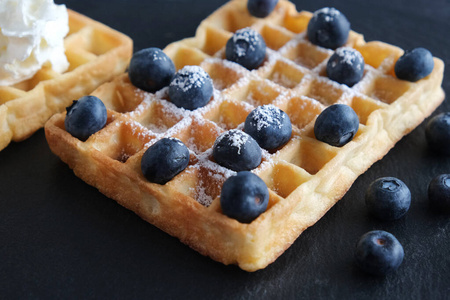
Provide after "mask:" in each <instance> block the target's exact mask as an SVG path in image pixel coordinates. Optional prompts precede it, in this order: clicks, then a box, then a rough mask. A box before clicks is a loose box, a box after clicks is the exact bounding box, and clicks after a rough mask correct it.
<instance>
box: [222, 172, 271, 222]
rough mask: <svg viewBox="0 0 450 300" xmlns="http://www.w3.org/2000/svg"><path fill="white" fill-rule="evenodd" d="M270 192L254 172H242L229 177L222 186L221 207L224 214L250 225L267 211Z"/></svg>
mask: <svg viewBox="0 0 450 300" xmlns="http://www.w3.org/2000/svg"><path fill="white" fill-rule="evenodd" d="M268 203H269V190H268V189H267V186H266V184H265V183H264V181H262V179H261V178H259V177H258V176H257V175H255V174H253V173H252V172H248V171H242V172H238V173H237V175H235V176H231V177H229V178H228V179H227V180H226V181H225V182H224V184H223V186H222V192H221V194H220V206H221V208H222V212H223V213H224V214H225V215H226V216H228V217H230V218H233V219H236V220H238V221H239V222H241V223H250V222H252V221H253V220H254V219H256V218H257V217H258V216H259V215H260V214H262V213H263V212H265V211H266V209H267V204H268Z"/></svg>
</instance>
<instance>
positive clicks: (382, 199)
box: [366, 177, 411, 221]
mask: <svg viewBox="0 0 450 300" xmlns="http://www.w3.org/2000/svg"><path fill="white" fill-rule="evenodd" d="M366 205H367V208H368V209H369V211H370V213H371V214H372V215H374V216H375V217H377V218H379V219H382V220H389V221H392V220H397V219H400V218H401V217H403V216H404V215H405V214H406V212H407V211H408V209H409V206H410V205H411V192H410V191H409V189H408V187H407V186H406V184H405V183H403V181H401V180H400V179H397V178H394V177H382V178H378V179H377V180H375V181H374V182H372V183H371V184H370V185H369V188H368V189H367V191H366Z"/></svg>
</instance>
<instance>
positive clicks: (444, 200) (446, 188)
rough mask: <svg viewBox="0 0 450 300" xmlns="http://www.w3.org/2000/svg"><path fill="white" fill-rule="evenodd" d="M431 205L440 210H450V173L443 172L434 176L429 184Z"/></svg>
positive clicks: (447, 211)
mask: <svg viewBox="0 0 450 300" xmlns="http://www.w3.org/2000/svg"><path fill="white" fill-rule="evenodd" d="M428 201H429V202H430V206H431V207H432V208H433V209H435V210H437V211H440V212H444V213H449V212H450V174H441V175H438V176H436V177H435V178H433V180H431V182H430V184H429V186H428Z"/></svg>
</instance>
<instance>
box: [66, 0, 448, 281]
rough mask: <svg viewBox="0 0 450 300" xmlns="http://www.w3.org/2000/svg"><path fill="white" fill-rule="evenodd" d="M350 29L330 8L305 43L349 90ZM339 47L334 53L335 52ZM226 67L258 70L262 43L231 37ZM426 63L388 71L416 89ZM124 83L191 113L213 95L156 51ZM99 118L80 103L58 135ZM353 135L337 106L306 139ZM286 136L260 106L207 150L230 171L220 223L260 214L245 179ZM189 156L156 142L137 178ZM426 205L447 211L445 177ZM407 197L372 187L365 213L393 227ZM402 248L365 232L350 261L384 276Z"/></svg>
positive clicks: (261, 191)
mask: <svg viewBox="0 0 450 300" xmlns="http://www.w3.org/2000/svg"><path fill="white" fill-rule="evenodd" d="M277 2H278V0H249V1H248V10H249V12H250V13H251V14H252V15H253V16H255V17H266V16H267V15H268V14H270V12H271V11H272V10H273V9H274V7H275V6H276V4H277ZM349 31H350V23H349V22H348V20H347V19H346V17H345V16H344V15H343V14H342V13H340V12H339V11H338V10H336V9H334V8H323V9H321V10H318V11H316V12H315V13H314V15H313V17H312V18H311V20H310V22H309V25H308V28H307V37H308V39H309V41H310V42H311V43H313V44H315V45H318V46H321V47H325V48H329V49H333V50H335V53H334V54H333V55H332V56H331V57H330V59H329V61H328V63H327V68H326V71H327V76H328V77H329V78H330V79H331V80H334V81H336V82H338V83H341V84H345V85H347V86H350V87H351V86H353V85H354V84H356V83H358V82H359V81H360V80H361V79H362V77H363V75H364V59H363V57H362V55H361V54H360V53H359V52H358V51H356V50H354V49H352V48H348V47H342V46H343V45H344V44H345V43H346V42H347V39H348V35H349ZM339 47H342V48H339ZM225 55H226V59H227V60H230V61H233V62H236V63H238V64H240V65H242V66H244V67H245V68H247V69H249V70H252V69H255V68H258V67H259V66H260V65H261V64H262V63H263V61H264V59H265V56H266V44H265V42H264V39H263V38H262V36H261V35H260V34H259V33H258V32H256V31H254V30H253V29H251V28H244V29H241V30H238V31H237V32H236V33H235V34H234V35H233V36H232V37H231V38H230V39H229V40H228V42H227V44H226V49H225ZM432 69H433V58H432V56H431V53H430V52H429V51H427V50H426V49H423V48H417V49H414V50H412V51H406V52H405V54H404V55H403V56H402V57H400V58H399V59H398V61H397V63H396V65H395V73H396V76H397V77H398V78H400V79H404V80H409V81H417V80H419V79H421V78H423V77H425V76H427V75H429V74H430V73H431V71H432ZM128 74H129V79H130V81H131V83H132V84H133V85H135V86H136V87H138V88H140V89H142V90H145V91H148V92H151V93H154V92H156V91H158V90H160V89H162V88H163V87H167V86H168V87H169V88H168V93H169V98H170V101H171V102H173V103H174V104H175V105H176V106H178V107H181V108H184V109H187V110H195V109H197V108H199V107H203V106H205V105H206V104H207V103H208V102H209V101H210V99H211V98H212V95H213V83H212V80H211V78H210V77H209V75H208V74H207V73H206V72H205V71H204V70H202V69H201V68H200V67H196V66H186V67H184V68H183V69H181V70H179V71H178V72H176V70H175V66H174V64H173V62H172V60H171V59H170V58H169V57H168V56H167V55H166V54H165V53H164V52H162V51H161V50H160V49H157V48H148V49H144V50H141V51H138V52H136V53H135V54H134V55H133V58H132V59H131V62H130V65H129V73H128ZM106 121H107V111H106V108H105V106H104V104H103V103H102V101H101V100H100V99H98V98H96V97H94V96H86V97H82V98H80V99H79V100H78V101H74V103H73V105H72V106H70V107H68V108H67V116H66V119H65V127H66V130H67V131H68V132H69V133H70V134H72V135H73V136H74V137H77V138H79V139H80V140H82V141H85V140H86V139H87V138H88V137H89V136H90V135H91V134H93V133H95V132H97V131H98V130H100V129H101V128H103V127H104V126H105V124H106ZM358 127H359V119H358V116H357V115H356V113H355V111H354V110H353V109H352V108H351V107H349V106H347V105H342V104H335V105H331V106H329V107H328V108H326V109H325V110H324V111H323V112H322V113H321V114H320V115H319V116H318V117H317V119H316V122H315V125H314V134H315V136H316V138H317V139H318V140H320V141H322V142H325V143H328V144H330V145H332V146H335V147H342V146H344V145H345V144H347V143H348V142H349V141H351V140H352V139H353V137H354V136H355V134H356V132H357V131H358ZM291 134H292V125H291V122H290V119H289V117H288V115H287V114H286V113H285V112H283V111H282V110H280V109H279V108H277V107H275V106H273V105H263V106H260V107H257V108H256V109H255V110H253V111H252V112H251V113H250V114H249V115H248V116H247V118H246V120H245V124H244V130H243V131H242V130H237V129H234V130H229V131H227V132H225V133H223V134H222V135H220V136H219V137H218V138H217V139H216V141H215V143H214V147H213V158H214V160H215V161H216V162H217V163H218V164H220V165H222V166H224V167H226V168H229V169H231V170H233V171H236V172H238V173H237V175H235V176H231V177H230V178H228V179H227V180H226V181H225V183H224V184H223V187H222V191H221V196H220V201H221V208H222V211H223V213H224V214H225V215H227V216H229V217H231V218H235V219H236V220H238V221H239V222H243V223H250V222H251V221H253V220H254V219H255V218H257V217H258V216H259V215H260V214H261V213H263V212H264V211H265V210H266V209H267V205H268V202H269V191H268V188H267V186H266V184H265V183H264V181H263V180H262V179H261V178H259V177H258V176H257V175H255V174H253V173H251V172H249V171H250V170H252V169H254V168H256V167H257V166H258V165H259V164H260V163H261V159H262V150H261V148H263V149H266V150H267V151H269V152H270V151H276V150H277V149H279V148H280V147H282V146H283V145H285V144H286V143H287V142H288V141H289V139H290V138H291ZM427 138H428V141H429V144H430V146H431V147H433V148H435V149H437V150H438V151H441V152H444V153H447V154H449V151H450V150H449V149H450V113H446V114H441V115H439V116H437V117H435V118H434V119H432V120H431V121H430V123H429V124H428V126H427ZM189 158H190V155H189V150H188V148H187V147H186V145H184V144H183V142H181V141H180V140H178V139H175V138H164V139H161V140H159V141H158V142H156V143H155V144H153V145H152V146H151V147H149V148H148V149H147V151H146V152H145V154H144V155H143V157H142V161H141V169H142V173H143V175H144V176H145V177H146V178H147V179H148V180H149V181H150V182H154V183H158V184H165V183H167V182H168V181H170V180H171V179H172V178H173V177H174V176H176V175H177V174H179V173H180V172H181V171H183V170H184V169H185V168H186V167H187V166H188V164H189ZM429 197H430V201H431V202H432V203H433V204H434V206H435V207H438V208H439V209H441V210H443V209H445V210H450V174H447V175H440V176H438V177H436V178H435V179H434V180H433V181H432V182H431V183H430V186H429ZM410 203H411V193H410V192H409V189H408V188H407V186H406V185H405V184H404V183H403V182H401V181H400V180H398V179H396V178H381V179H379V180H377V181H375V182H373V183H372V184H371V185H370V187H369V189H368V191H367V194H366V204H367V207H368V208H369V209H370V211H371V212H372V213H373V214H374V215H375V216H377V217H379V218H382V219H388V220H394V219H398V218H400V217H402V216H403V215H404V214H405V213H406V212H407V210H408V209H409V206H410ZM403 256H404V252H403V248H402V246H401V244H400V243H399V242H398V241H397V239H396V238H395V237H394V236H393V235H391V234H390V233H387V232H384V231H372V232H369V233H367V234H365V235H363V236H362V237H361V239H360V241H359V242H358V245H357V251H356V260H357V262H358V264H359V265H360V266H361V267H362V268H363V269H364V270H366V271H367V272H370V273H374V274H385V273H387V272H389V271H391V270H395V269H396V268H397V267H398V266H399V265H400V264H401V262H402V260H403Z"/></svg>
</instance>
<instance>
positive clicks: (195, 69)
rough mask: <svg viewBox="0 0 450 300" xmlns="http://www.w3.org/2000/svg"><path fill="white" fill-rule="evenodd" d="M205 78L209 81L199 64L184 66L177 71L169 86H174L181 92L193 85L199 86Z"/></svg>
mask: <svg viewBox="0 0 450 300" xmlns="http://www.w3.org/2000/svg"><path fill="white" fill-rule="evenodd" d="M207 80H209V81H211V78H210V77H209V75H208V73H206V72H205V71H204V70H203V69H202V68H200V67H199V66H185V67H184V68H183V69H181V70H179V71H178V72H177V74H176V75H175V78H174V80H172V82H171V83H170V86H176V87H178V88H180V89H181V90H182V91H183V92H187V91H189V90H190V89H192V88H194V87H195V88H201V87H202V86H203V85H204V84H205V82H206V81H207ZM211 84H212V81H211Z"/></svg>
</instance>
